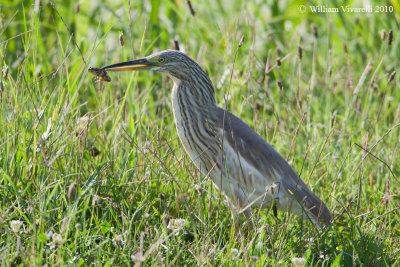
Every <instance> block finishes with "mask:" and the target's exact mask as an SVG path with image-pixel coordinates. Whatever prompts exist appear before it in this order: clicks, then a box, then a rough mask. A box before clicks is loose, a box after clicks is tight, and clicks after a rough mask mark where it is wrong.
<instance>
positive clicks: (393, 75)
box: [388, 70, 396, 82]
mask: <svg viewBox="0 0 400 267" xmlns="http://www.w3.org/2000/svg"><path fill="white" fill-rule="evenodd" d="M395 77H396V71H395V70H394V71H393V72H392V73H391V74H390V75H389V79H388V82H391V81H393V80H394V78H395Z"/></svg>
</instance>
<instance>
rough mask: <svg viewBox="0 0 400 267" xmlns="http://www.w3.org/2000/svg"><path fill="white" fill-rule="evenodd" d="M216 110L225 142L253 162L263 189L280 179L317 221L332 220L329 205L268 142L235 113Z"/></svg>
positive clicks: (281, 186)
mask: <svg viewBox="0 0 400 267" xmlns="http://www.w3.org/2000/svg"><path fill="white" fill-rule="evenodd" d="M214 114H215V115H216V116H218V117H219V119H218V120H216V121H220V122H221V125H218V126H217V127H219V128H220V129H222V128H223V129H224V131H223V132H224V138H225V141H224V142H228V144H229V145H230V147H232V148H233V150H234V151H237V152H238V153H239V154H240V156H241V158H243V159H244V160H245V161H246V164H250V165H251V166H252V168H254V169H256V170H258V171H259V172H260V173H261V174H262V176H263V178H264V179H263V180H264V186H263V189H265V187H266V186H269V185H271V183H276V182H278V183H279V184H280V188H281V189H283V190H285V193H286V195H288V194H292V195H293V196H294V198H295V199H297V201H299V202H300V203H302V205H303V206H304V208H305V210H307V211H309V214H310V215H312V217H314V219H315V220H316V221H318V222H321V221H322V222H323V223H325V224H329V223H330V221H331V220H332V215H331V212H330V211H329V209H328V208H327V207H326V205H325V204H324V203H323V202H322V201H321V200H320V199H319V198H318V197H317V196H316V195H315V194H314V193H313V192H312V191H311V190H310V189H309V188H308V187H307V185H306V184H305V183H304V182H303V181H302V180H301V178H300V177H299V176H298V175H297V173H296V172H295V171H294V170H293V168H292V167H291V166H290V165H289V164H288V163H287V162H286V160H285V159H284V158H283V157H282V156H281V155H280V154H279V153H278V152H277V151H276V150H275V149H274V148H273V147H272V146H271V145H270V144H268V142H266V141H265V140H264V139H263V138H262V137H261V136H260V135H258V134H257V133H256V132H255V131H254V130H253V129H251V128H250V127H249V126H248V125H247V124H246V123H244V122H243V121H242V120H240V119H239V118H238V117H236V116H235V115H233V114H232V113H230V112H228V111H225V110H223V109H221V108H218V110H217V111H216V112H215V113H214ZM222 122H223V124H224V125H222ZM236 175H237V174H236ZM258 184H259V183H258Z"/></svg>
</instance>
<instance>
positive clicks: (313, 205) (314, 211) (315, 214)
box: [285, 180, 332, 225]
mask: <svg viewBox="0 0 400 267" xmlns="http://www.w3.org/2000/svg"><path fill="white" fill-rule="evenodd" d="M300 181H301V180H300ZM285 187H286V190H288V192H289V194H292V195H293V197H294V199H292V201H293V202H296V204H295V203H292V205H291V206H292V208H294V210H293V211H294V212H295V213H297V214H299V215H304V211H305V212H306V213H307V215H309V217H310V219H311V220H312V221H313V222H314V223H316V224H318V225H322V224H324V225H329V224H330V223H331V222H332V213H331V212H330V210H329V209H328V207H327V206H326V205H325V203H324V202H323V201H322V200H321V199H319V198H318V197H317V196H316V195H315V194H314V193H313V192H312V191H311V190H310V189H309V188H308V187H307V185H306V184H304V182H302V181H301V182H299V183H298V184H296V185H290V184H288V183H286V184H285ZM296 206H297V207H296Z"/></svg>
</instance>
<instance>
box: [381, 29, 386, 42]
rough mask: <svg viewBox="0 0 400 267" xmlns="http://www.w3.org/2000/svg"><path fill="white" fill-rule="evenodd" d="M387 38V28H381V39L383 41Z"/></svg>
mask: <svg viewBox="0 0 400 267" xmlns="http://www.w3.org/2000/svg"><path fill="white" fill-rule="evenodd" d="M385 39H386V30H385V29H383V30H381V40H382V41H383V40H385Z"/></svg>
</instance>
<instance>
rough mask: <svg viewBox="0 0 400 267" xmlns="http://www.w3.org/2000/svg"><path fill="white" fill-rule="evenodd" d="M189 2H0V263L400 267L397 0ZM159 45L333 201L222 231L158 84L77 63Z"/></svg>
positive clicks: (96, 62) (221, 215)
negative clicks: (323, 218)
mask: <svg viewBox="0 0 400 267" xmlns="http://www.w3.org/2000/svg"><path fill="white" fill-rule="evenodd" d="M335 2H337V3H335ZM191 3H192V7H193V9H194V12H195V14H194V16H193V15H192V14H191V12H190V9H189V7H188V4H187V2H186V1H183V0H175V1H161V0H149V1H143V2H142V1H120V0H115V1H110V0H107V1H80V2H77V1H54V2H49V1H22V0H21V1H17V0H14V1H10V0H2V1H1V4H0V32H1V35H0V59H1V67H2V75H1V77H0V83H1V90H0V195H1V198H0V259H1V260H0V261H1V264H2V265H12V266H15V265H20V264H22V265H44V264H46V263H47V264H49V265H89V264H94V265H109V266H111V265H112V266H115V265H120V266H124V265H133V264H136V265H140V264H141V263H143V264H145V265H169V266H171V265H178V266H180V265H184V264H187V265H188V266H191V265H257V266H265V265H290V264H292V262H300V263H301V262H302V261H303V260H304V261H305V262H306V263H307V264H308V265H320V266H329V265H333V266H351V265H358V266H362V265H363V266H373V265H374V266H384V265H400V260H399V259H400V249H399V248H400V210H399V206H400V197H399V188H400V179H399V175H400V158H399V153H400V137H399V136H400V126H399V123H400V78H399V76H400V75H399V66H400V49H399V46H400V35H399V33H400V24H399V14H400V5H399V1H397V0H393V1H371V5H372V6H373V9H374V10H375V5H378V4H379V5H385V6H394V10H393V12H388V13H371V14H363V13H343V12H341V13H340V14H336V13H331V14H328V13H320V14H315V13H312V12H311V11H310V8H309V5H314V4H315V5H318V4H322V1H316V2H308V1H290V0H288V1H283V2H282V1H281V2H280V3H278V1H272V0H271V1H238V0H235V1H229V3H228V1H226V3H224V2H223V1H208V0H207V1H197V0H194V1H192V2H191ZM313 3H314V4H313ZM325 4H326V5H327V6H328V7H334V6H335V5H337V6H340V5H349V6H350V7H362V5H363V3H362V2H361V1H346V3H342V2H341V1H332V2H329V3H325ZM300 5H305V7H306V11H305V12H303V13H302V12H300V10H299V6H300ZM390 30H392V32H393V38H392V41H391V42H389V40H388V39H389V31H390ZM384 32H385V33H386V34H385V33H384ZM121 34H122V35H123V40H124V42H123V43H124V44H123V46H122V45H121V41H120V37H119V36H120V35H121ZM242 36H245V42H244V44H243V46H241V47H240V48H238V43H239V40H240V38H241V37H242ZM174 40H176V41H177V43H179V47H180V50H182V51H184V52H186V53H188V54H189V55H190V56H191V57H192V58H194V59H195V60H197V62H198V63H199V64H200V65H201V66H202V67H203V68H204V70H205V71H206V72H207V74H208V75H209V76H210V78H211V80H212V81H213V83H214V86H215V88H216V99H217V102H218V103H219V105H220V106H224V105H225V101H224V96H225V97H226V99H227V107H228V109H229V110H230V111H231V112H233V113H234V114H236V115H237V116H238V117H240V118H242V119H243V120H244V121H245V122H246V123H248V124H249V125H250V126H251V127H252V128H253V129H255V130H256V131H257V132H258V133H260V134H261V136H263V137H264V138H265V139H266V140H267V141H268V142H269V143H271V144H272V145H273V146H274V147H275V148H276V149H277V150H278V151H279V152H280V153H281V154H282V155H283V156H284V157H285V158H286V159H287V160H288V161H289V163H290V164H291V165H292V166H293V167H294V169H295V170H296V171H297V172H298V173H299V174H300V176H301V177H302V179H303V180H304V181H305V182H306V183H307V184H308V185H309V187H310V188H311V189H312V190H313V191H314V192H315V193H316V194H317V195H318V196H319V197H320V198H321V199H322V200H323V201H324V202H325V203H326V204H327V206H328V207H329V208H330V209H331V210H332V211H333V213H334V218H335V221H334V223H333V225H332V226H331V227H329V228H325V229H322V230H318V229H315V228H314V227H313V226H312V224H310V223H308V222H306V221H302V220H301V219H299V218H297V217H293V216H288V215H287V214H285V213H279V214H278V217H274V216H273V214H272V213H271V212H269V210H253V212H254V214H255V217H256V227H255V228H254V229H253V231H250V232H249V231H246V230H245V229H242V231H239V232H237V231H234V223H233V215H232V210H231V209H230V208H229V207H228V206H227V205H226V199H225V197H224V196H221V194H220V193H219V191H218V190H216V189H215V188H214V187H213V185H212V183H211V181H210V179H209V178H208V177H204V176H203V175H201V174H200V173H199V172H198V170H197V169H196V168H195V166H194V165H193V164H192V163H191V161H190V159H189V157H188V156H187V155H186V154H185V153H184V151H183V148H182V146H181V145H180V142H179V140H178V138H177V133H176V130H175V126H174V124H173V115H172V109H171V100H170V88H171V87H172V81H171V80H169V79H168V78H167V77H166V76H163V75H161V74H159V73H150V72H141V73H118V74H113V73H111V74H110V76H111V78H112V82H110V83H105V82H99V81H97V80H96V79H95V78H94V77H93V76H92V75H90V74H88V72H87V69H88V67H101V66H104V65H108V64H112V63H117V62H120V61H126V60H131V59H134V58H139V57H142V56H146V55H149V54H150V53H152V52H155V51H158V50H164V49H170V48H175V47H176V44H175V43H176V42H174ZM389 43H390V44H389ZM236 51H237V57H236V62H235V67H234V69H233V73H232V63H233V62H234V58H235V53H236ZM300 54H301V55H300ZM279 63H280V64H279ZM279 65H280V66H279ZM395 71H397V75H395V73H394V72H395ZM231 73H232V80H231V86H229V84H230V77H231ZM242 220H243V218H242ZM294 258H301V259H297V260H296V259H294Z"/></svg>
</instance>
